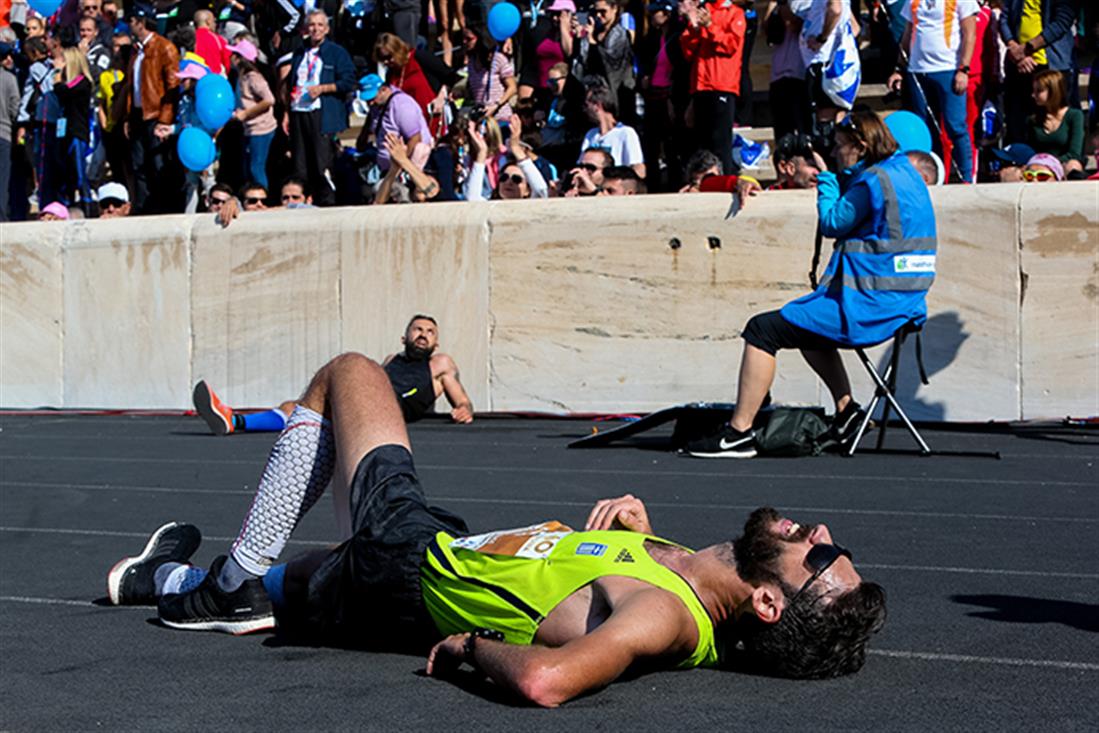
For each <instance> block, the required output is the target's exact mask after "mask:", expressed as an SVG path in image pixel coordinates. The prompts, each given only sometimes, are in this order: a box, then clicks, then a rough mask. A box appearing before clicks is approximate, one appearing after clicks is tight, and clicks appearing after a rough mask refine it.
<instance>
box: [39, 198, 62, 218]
mask: <svg viewBox="0 0 1099 733" xmlns="http://www.w3.org/2000/svg"><path fill="white" fill-rule="evenodd" d="M42 214H53V215H54V216H56V217H57V218H58V219H68V218H69V210H68V208H67V207H66V206H65V204H63V203H61V202H60V201H54V202H52V203H49V204H46V205H45V206H44V207H42V211H40V212H38V215H39V216H42Z"/></svg>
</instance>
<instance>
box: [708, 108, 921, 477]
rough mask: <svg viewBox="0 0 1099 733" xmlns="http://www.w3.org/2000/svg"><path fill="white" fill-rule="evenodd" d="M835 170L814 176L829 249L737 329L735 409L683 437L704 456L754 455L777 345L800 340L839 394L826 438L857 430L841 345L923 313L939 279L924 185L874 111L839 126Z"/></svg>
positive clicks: (843, 437)
mask: <svg viewBox="0 0 1099 733" xmlns="http://www.w3.org/2000/svg"><path fill="white" fill-rule="evenodd" d="M833 155H834V157H835V160H836V163H837V165H838V167H839V169H840V173H839V174H838V175H836V174H833V173H831V172H829V171H821V172H820V174H819V175H818V176H817V213H818V216H819V219H820V230H821V232H822V233H823V235H824V236H826V237H834V238H835V240H836V241H835V249H834V251H833V253H832V257H831V259H830V260H829V261H828V266H827V267H826V268H825V270H824V274H823V275H822V277H821V280H820V285H819V287H817V288H816V290H814V291H813V292H812V293H810V294H809V295H806V296H804V297H802V298H798V299H797V300H795V301H793V302H791V303H787V304H786V305H785V306H783V307H782V308H781V309H780V310H777V311H771V312H769V313H762V314H759V315H757V316H754V317H753V318H752V319H751V320H749V321H748V324H747V326H745V328H744V331H743V336H744V342H745V343H744V356H743V358H742V359H741V362H740V382H739V384H738V386H737V399H736V410H735V411H734V412H733V417H732V419H731V420H730V421H729V423H728V424H727V425H724V426H722V427H721V428H720V429H718V430H717V431H715V432H714V433H713V434H711V435H708V436H705V437H703V438H700V439H699V440H697V441H694V442H692V443H690V444H688V445H687V452H688V453H690V454H691V455H693V456H698V457H701V458H751V457H753V456H755V455H756V450H757V448H756V438H755V434H754V433H753V432H752V424H753V421H754V420H755V417H756V413H758V412H759V409H760V407H761V406H762V405H763V401H764V399H765V398H766V397H767V395H768V393H769V392H770V390H771V385H772V383H773V382H774V378H775V354H776V353H777V352H778V351H779V350H780V349H799V350H800V351H801V354H802V356H803V357H804V358H805V360H806V361H807V362H808V363H809V366H810V367H812V369H813V371H815V372H816V373H817V375H818V376H819V377H820V378H821V380H822V381H823V382H824V383H825V385H827V387H828V389H829V391H830V392H831V394H832V398H833V400H834V401H835V406H836V412H835V417H834V418H833V420H832V427H831V430H832V437H833V438H834V439H835V440H836V441H837V442H839V443H840V444H841V445H842V444H843V443H844V442H846V441H847V440H849V439H850V438H852V437H853V436H854V433H855V431H856V430H857V428H858V425H859V422H860V420H859V418H860V416H861V414H862V410H861V409H860V408H859V405H858V403H856V402H855V401H854V400H853V399H852V398H851V384H850V382H849V381H848V378H847V371H846V370H845V369H844V366H843V361H842V360H841V359H840V354H839V351H838V350H839V349H850V348H855V347H861V346H871V345H874V344H878V343H881V342H882V341H885V340H887V339H889V338H890V337H892V336H893V334H894V332H895V331H896V330H897V329H899V328H901V327H902V326H904V325H905V324H907V323H909V322H911V321H915V322H917V323H921V322H922V321H924V320H925V319H926V317H927V303H926V295H927V290H928V288H930V287H931V283H932V281H933V280H934V278H935V250H936V229H935V211H934V209H933V208H932V206H931V197H930V196H929V195H928V193H927V185H926V184H925V183H924V181H923V178H921V177H920V174H919V172H918V171H916V169H915V168H913V167H912V164H911V163H910V162H909V161H908V158H907V157H905V156H904V155H902V154H899V153H898V152H897V142H896V140H894V139H893V135H892V134H891V133H890V132H889V129H888V128H887V127H886V126H885V123H884V122H882V120H881V118H880V117H878V115H877V114H875V113H874V112H855V113H853V114H851V115H850V116H848V117H847V118H846V119H845V120H844V121H843V122H842V123H841V124H840V126H839V127H838V128H837V129H836V145H835V149H834V150H833Z"/></svg>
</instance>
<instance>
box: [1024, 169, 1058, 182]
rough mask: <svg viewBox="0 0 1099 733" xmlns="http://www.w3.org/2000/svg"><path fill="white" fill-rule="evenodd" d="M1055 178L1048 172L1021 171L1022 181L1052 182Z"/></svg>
mask: <svg viewBox="0 0 1099 733" xmlns="http://www.w3.org/2000/svg"><path fill="white" fill-rule="evenodd" d="M1054 178H1056V176H1055V175H1053V173H1051V172H1049V171H1023V180H1026V181H1052V180H1053V179H1054Z"/></svg>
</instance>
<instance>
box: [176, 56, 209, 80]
mask: <svg viewBox="0 0 1099 733" xmlns="http://www.w3.org/2000/svg"><path fill="white" fill-rule="evenodd" d="M209 73H210V70H209V69H207V68H206V67H205V66H203V65H202V64H200V63H198V62H197V61H191V60H190V59H183V60H182V61H180V62H179V71H177V72H176V78H177V79H201V78H202V77H204V76H206V75H207V74H209Z"/></svg>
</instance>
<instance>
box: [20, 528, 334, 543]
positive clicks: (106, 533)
mask: <svg viewBox="0 0 1099 733" xmlns="http://www.w3.org/2000/svg"><path fill="white" fill-rule="evenodd" d="M0 532H25V533H27V534H37V533H39V532H41V533H42V534H69V535H87V536H90V537H135V538H140V539H143V540H147V539H149V533H148V532H116V531H114V530H109V529H68V528H65V527H0ZM202 539H203V541H210V542H232V541H234V540H235V539H236V537H228V536H226V537H217V536H207V535H203V537H202ZM287 544H291V545H308V546H311V547H317V546H319V547H324V546H327V545H331V544H335V543H334V542H323V541H320V540H289V541H288V542H287Z"/></svg>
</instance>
